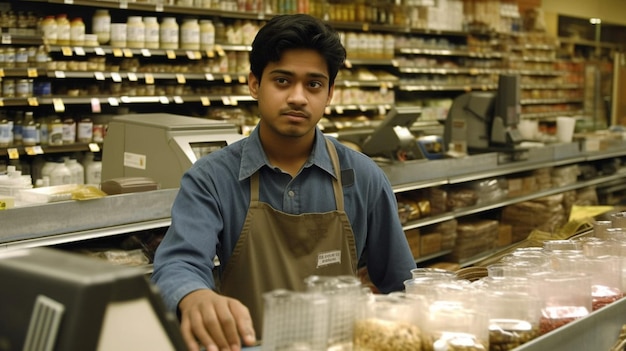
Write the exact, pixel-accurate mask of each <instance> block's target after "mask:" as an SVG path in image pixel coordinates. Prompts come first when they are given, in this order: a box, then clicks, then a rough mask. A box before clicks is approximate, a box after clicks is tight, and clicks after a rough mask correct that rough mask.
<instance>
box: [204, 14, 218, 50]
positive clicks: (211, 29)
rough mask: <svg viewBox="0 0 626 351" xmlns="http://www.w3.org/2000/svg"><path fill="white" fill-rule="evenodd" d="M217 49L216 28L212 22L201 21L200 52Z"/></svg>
mask: <svg viewBox="0 0 626 351" xmlns="http://www.w3.org/2000/svg"><path fill="white" fill-rule="evenodd" d="M213 49H215V26H214V25H213V21H211V20H200V50H207V51H212V50H213Z"/></svg>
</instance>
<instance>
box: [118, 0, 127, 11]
mask: <svg viewBox="0 0 626 351" xmlns="http://www.w3.org/2000/svg"><path fill="white" fill-rule="evenodd" d="M120 8H121V9H127V8H128V1H127V0H120Z"/></svg>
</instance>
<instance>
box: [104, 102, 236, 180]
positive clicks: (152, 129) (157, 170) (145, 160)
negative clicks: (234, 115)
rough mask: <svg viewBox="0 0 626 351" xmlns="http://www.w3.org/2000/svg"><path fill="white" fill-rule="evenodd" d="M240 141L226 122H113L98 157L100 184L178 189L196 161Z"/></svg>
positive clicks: (162, 118)
mask: <svg viewBox="0 0 626 351" xmlns="http://www.w3.org/2000/svg"><path fill="white" fill-rule="evenodd" d="M241 138H243V135H242V134H241V133H239V130H238V128H237V127H236V126H235V125H234V124H232V123H229V122H226V121H218V120H210V119H206V118H198V117H188V116H182V115H175V114H166V113H150V114H127V115H120V116H116V117H114V118H113V119H112V120H111V121H110V122H109V126H108V129H107V134H106V136H105V138H104V144H103V152H102V179H103V180H108V179H118V178H125V177H137V178H149V179H152V180H154V181H155V182H157V183H158V184H159V185H160V188H161V189H165V188H178V187H179V186H180V179H181V177H182V175H183V173H184V172H185V171H186V170H187V169H189V167H191V165H192V164H193V163H194V162H196V161H197V160H198V159H199V158H201V157H202V156H204V155H207V154H209V153H211V152H213V151H216V150H219V149H221V148H223V147H225V146H226V145H229V144H232V143H234V142H235V141H237V140H239V139H241Z"/></svg>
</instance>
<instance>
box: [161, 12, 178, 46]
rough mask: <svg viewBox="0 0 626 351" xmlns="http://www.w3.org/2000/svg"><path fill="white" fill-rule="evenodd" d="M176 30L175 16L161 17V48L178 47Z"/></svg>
mask: <svg viewBox="0 0 626 351" xmlns="http://www.w3.org/2000/svg"><path fill="white" fill-rule="evenodd" d="M178 30H179V27H178V23H177V22H176V18H174V17H164V18H163V20H162V22H161V26H160V30H159V40H160V43H161V45H160V46H161V49H178Z"/></svg>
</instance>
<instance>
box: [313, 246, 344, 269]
mask: <svg viewBox="0 0 626 351" xmlns="http://www.w3.org/2000/svg"><path fill="white" fill-rule="evenodd" d="M337 263H341V250H334V251H326V252H321V253H319V254H318V255H317V268H320V267H324V266H328V265H331V264H337Z"/></svg>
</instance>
